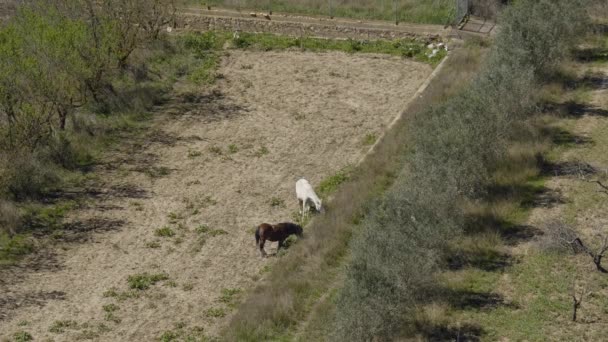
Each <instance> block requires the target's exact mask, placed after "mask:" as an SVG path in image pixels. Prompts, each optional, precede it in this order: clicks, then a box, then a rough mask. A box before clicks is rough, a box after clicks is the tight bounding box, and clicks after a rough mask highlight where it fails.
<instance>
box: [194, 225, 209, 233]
mask: <svg viewBox="0 0 608 342" xmlns="http://www.w3.org/2000/svg"><path fill="white" fill-rule="evenodd" d="M210 230H211V228H209V226H208V225H206V224H201V225H200V226H198V227H196V232H197V233H199V234H205V233H207V232H209V231H210Z"/></svg>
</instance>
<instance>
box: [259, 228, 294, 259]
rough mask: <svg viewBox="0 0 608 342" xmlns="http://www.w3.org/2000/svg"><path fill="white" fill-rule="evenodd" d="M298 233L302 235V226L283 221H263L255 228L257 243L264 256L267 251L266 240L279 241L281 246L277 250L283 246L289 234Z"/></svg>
mask: <svg viewBox="0 0 608 342" xmlns="http://www.w3.org/2000/svg"><path fill="white" fill-rule="evenodd" d="M293 234H295V235H297V236H298V237H302V227H300V226H299V225H297V224H295V223H289V222H283V223H279V224H275V225H272V224H268V223H262V224H261V225H259V226H258V228H257V229H256V230H255V244H256V246H260V252H261V253H262V257H265V256H266V252H265V251H264V243H265V242H266V240H268V241H279V247H278V248H277V252H278V251H279V249H280V248H281V247H283V242H285V239H287V237H288V236H289V235H293Z"/></svg>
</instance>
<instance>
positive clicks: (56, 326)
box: [49, 320, 78, 334]
mask: <svg viewBox="0 0 608 342" xmlns="http://www.w3.org/2000/svg"><path fill="white" fill-rule="evenodd" d="M66 329H78V322H76V321H71V320H66V321H55V322H53V324H52V325H51V327H50V328H49V332H52V333H55V334H61V333H64V332H65V330H66Z"/></svg>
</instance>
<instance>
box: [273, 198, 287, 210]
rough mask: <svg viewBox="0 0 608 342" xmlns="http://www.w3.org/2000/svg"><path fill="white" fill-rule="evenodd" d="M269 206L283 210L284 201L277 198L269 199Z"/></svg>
mask: <svg viewBox="0 0 608 342" xmlns="http://www.w3.org/2000/svg"><path fill="white" fill-rule="evenodd" d="M270 206H271V207H280V208H284V207H285V201H284V200H283V199H281V198H278V197H273V198H271V199H270Z"/></svg>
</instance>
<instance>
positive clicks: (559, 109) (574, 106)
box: [540, 82, 608, 118]
mask: <svg viewBox="0 0 608 342" xmlns="http://www.w3.org/2000/svg"><path fill="white" fill-rule="evenodd" d="M604 87H606V89H608V82H607V83H606V85H604ZM540 109H541V112H542V113H553V114H557V115H559V116H563V117H573V118H580V117H582V116H584V115H590V116H599V117H608V110H606V109H603V108H600V107H596V106H592V105H589V104H586V103H579V102H575V101H567V102H564V103H557V102H544V103H542V104H541V106H540Z"/></svg>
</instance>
